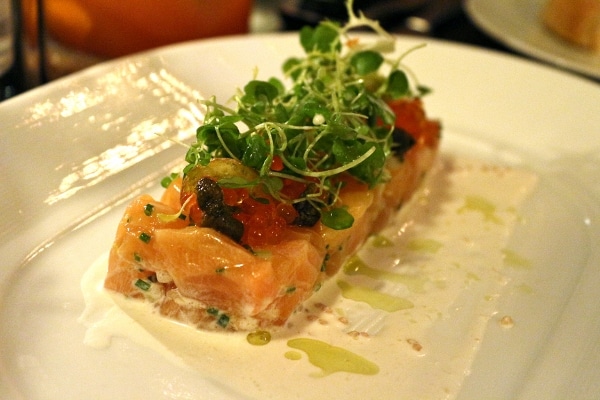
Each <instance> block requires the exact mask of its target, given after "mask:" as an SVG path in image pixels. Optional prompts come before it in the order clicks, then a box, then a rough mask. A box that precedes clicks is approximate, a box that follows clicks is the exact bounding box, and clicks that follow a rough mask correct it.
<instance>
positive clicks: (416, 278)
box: [344, 255, 428, 293]
mask: <svg viewBox="0 0 600 400" xmlns="http://www.w3.org/2000/svg"><path fill="white" fill-rule="evenodd" d="M344 273H345V274H346V275H363V276H367V277H369V278H372V279H380V280H386V281H389V282H394V283H401V284H403V285H404V286H406V288H407V289H408V290H410V291H411V292H413V293H423V292H424V291H425V290H424V286H425V283H426V282H428V278H425V277H423V276H420V275H405V274H397V273H394V272H389V271H383V270H380V269H376V268H371V267H369V266H368V265H367V264H366V263H365V262H364V261H363V260H362V259H361V258H360V257H359V256H357V255H354V256H352V257H350V259H349V260H348V261H346V263H345V264H344Z"/></svg>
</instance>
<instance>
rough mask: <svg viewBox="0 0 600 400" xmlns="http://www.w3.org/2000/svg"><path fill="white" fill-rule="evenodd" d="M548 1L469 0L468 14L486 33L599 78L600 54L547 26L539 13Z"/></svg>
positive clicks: (523, 51)
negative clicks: (567, 38)
mask: <svg viewBox="0 0 600 400" xmlns="http://www.w3.org/2000/svg"><path fill="white" fill-rule="evenodd" d="M546 2H547V0H525V1H523V0H503V1H496V0H466V1H465V3H464V7H465V10H466V12H467V14H468V15H469V16H470V17H471V19H472V20H473V22H474V23H475V24H476V25H477V26H479V28H481V29H482V30H483V31H484V32H486V33H487V34H489V35H490V36H492V37H493V38H495V39H496V40H498V41H500V42H502V43H504V44H505V45H507V46H508V47H510V48H512V49H514V50H516V51H519V52H521V53H523V54H527V55H529V56H532V57H535V58H537V59H540V60H543V61H546V62H549V63H551V64H554V65H556V66H558V67H561V68H564V69H568V70H571V71H575V72H578V73H581V74H585V75H588V76H590V77H592V78H596V79H598V78H600V54H598V53H594V52H591V51H588V50H585V49H582V48H579V47H577V46H574V45H572V44H569V43H568V42H567V41H565V40H562V39H561V38H560V37H558V36H557V35H554V34H553V33H552V32H550V31H549V30H548V29H546V28H545V27H544V25H543V23H542V22H541V19H540V13H541V12H542V8H543V6H544V4H546Z"/></svg>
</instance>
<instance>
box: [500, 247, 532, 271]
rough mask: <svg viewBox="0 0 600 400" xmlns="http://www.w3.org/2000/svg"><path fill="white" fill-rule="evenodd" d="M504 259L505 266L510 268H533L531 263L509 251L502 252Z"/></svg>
mask: <svg viewBox="0 0 600 400" xmlns="http://www.w3.org/2000/svg"><path fill="white" fill-rule="evenodd" d="M502 258H503V260H504V265H506V266H509V267H513V268H524V269H527V268H530V267H531V261H529V260H528V259H526V258H525V257H523V256H521V255H519V254H517V253H516V252H514V251H512V250H509V249H504V250H502Z"/></svg>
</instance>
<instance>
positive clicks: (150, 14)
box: [22, 0, 253, 59]
mask: <svg viewBox="0 0 600 400" xmlns="http://www.w3.org/2000/svg"><path fill="white" fill-rule="evenodd" d="M22 1H23V12H24V17H25V21H24V25H25V29H26V33H27V37H28V38H29V40H30V42H32V43H34V44H35V43H37V41H36V38H37V37H38V35H37V34H38V31H37V27H38V26H39V24H38V23H37V16H38V15H39V14H38V8H37V4H38V3H39V2H40V0H22ZM41 2H42V3H43V7H44V8H43V11H44V12H43V16H44V24H43V26H44V27H45V31H46V32H45V33H46V35H47V37H48V39H49V41H52V42H57V43H58V44H60V45H61V46H64V47H66V48H68V49H69V50H74V51H75V52H80V53H82V54H85V55H89V56H94V57H98V58H100V59H106V58H113V57H118V56H123V55H127V54H131V53H135V52H139V51H142V50H147V49H151V48H155V47H158V46H163V45H167V44H172V43H177V42H182V41H187V40H192V39H198V38H206V37H212V36H222V35H232V34H240V33H247V32H248V30H249V19H250V18H249V17H250V12H251V9H252V5H253V0H41ZM49 59H50V57H49Z"/></svg>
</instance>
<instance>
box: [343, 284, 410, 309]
mask: <svg viewBox="0 0 600 400" xmlns="http://www.w3.org/2000/svg"><path fill="white" fill-rule="evenodd" d="M337 284H338V287H339V288H340V289H341V290H342V296H344V297H345V298H347V299H350V300H354V301H360V302H363V303H367V304H368V305H370V306H371V307H373V308H377V309H379V310H384V311H388V312H394V311H400V310H406V309H409V308H413V307H414V306H415V305H414V304H413V303H412V302H411V301H410V300H407V299H404V298H402V297H395V296H390V295H389V294H385V293H380V292H378V291H377V290H373V289H369V288H366V287H362V286H354V285H351V284H349V283H348V282H345V281H338V282H337Z"/></svg>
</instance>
